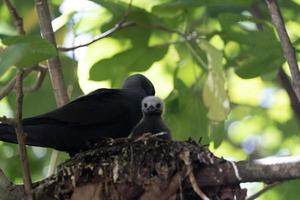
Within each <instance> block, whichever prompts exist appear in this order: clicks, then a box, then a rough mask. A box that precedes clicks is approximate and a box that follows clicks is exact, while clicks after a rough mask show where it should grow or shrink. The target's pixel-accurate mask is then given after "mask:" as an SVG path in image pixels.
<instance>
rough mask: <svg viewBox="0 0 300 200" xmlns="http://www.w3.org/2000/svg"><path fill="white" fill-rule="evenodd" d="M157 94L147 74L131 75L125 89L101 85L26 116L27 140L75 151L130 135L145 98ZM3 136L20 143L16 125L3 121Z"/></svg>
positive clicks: (37, 144)
mask: <svg viewBox="0 0 300 200" xmlns="http://www.w3.org/2000/svg"><path fill="white" fill-rule="evenodd" d="M154 94H155V90H154V87H153V85H152V83H151V82H150V81H149V80H148V79H147V78H146V77H145V76H143V75H141V74H136V75H132V76H129V77H128V78H127V79H126V80H125V82H124V84H123V87H122V89H104V88H103V89H98V90H96V91H94V92H92V93H90V94H88V95H85V96H82V97H79V98H78V99H76V100H74V101H71V102H70V103H68V104H66V105H64V106H63V107H61V108H58V109H56V110H54V111H52V112H48V113H46V114H42V115H39V116H35V117H31V118H27V119H24V120H23V121H22V124H23V129H24V132H25V133H26V135H27V137H26V142H27V144H28V145H32V146H41V147H50V148H54V149H57V150H60V151H65V152H68V153H69V154H70V155H73V154H75V153H78V152H79V151H80V150H86V149H88V148H89V147H90V146H91V145H92V144H93V143H96V142H98V141H99V140H101V139H103V138H119V137H128V135H129V134H130V132H131V130H132V129H133V127H134V126H135V125H136V124H137V123H138V122H139V120H140V119H141V117H142V111H141V106H140V105H141V101H142V99H143V98H144V97H146V96H149V95H154ZM0 140H2V141H6V142H12V143H16V142H17V139H16V134H15V132H14V128H13V127H12V126H10V125H7V124H0Z"/></svg>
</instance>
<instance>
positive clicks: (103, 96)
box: [23, 89, 129, 125]
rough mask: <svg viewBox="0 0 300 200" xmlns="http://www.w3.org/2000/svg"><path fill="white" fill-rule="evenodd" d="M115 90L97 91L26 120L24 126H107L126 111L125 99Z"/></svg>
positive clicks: (119, 91) (121, 93) (120, 92)
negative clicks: (55, 124)
mask: <svg viewBox="0 0 300 200" xmlns="http://www.w3.org/2000/svg"><path fill="white" fill-rule="evenodd" d="M124 96H125V95H124V94H123V92H122V91H121V90H117V89H98V90H96V91H94V92H92V93H90V94H88V95H86V96H82V97H79V98H78V99H76V100H74V101H71V102H70V103H68V104H66V105H64V106H63V107H61V108H58V109H56V110H54V111H52V112H48V113H46V114H42V115H39V116H35V117H32V118H27V119H24V120H23V124H24V125H34V124H41V123H52V122H53V123H59V122H62V123H70V124H72V123H75V124H82V125H89V124H102V123H103V124H107V123H112V122H113V121H114V120H115V119H117V118H119V117H122V116H124V114H126V112H127V111H128V109H129V108H128V107H126V101H128V100H127V99H124Z"/></svg>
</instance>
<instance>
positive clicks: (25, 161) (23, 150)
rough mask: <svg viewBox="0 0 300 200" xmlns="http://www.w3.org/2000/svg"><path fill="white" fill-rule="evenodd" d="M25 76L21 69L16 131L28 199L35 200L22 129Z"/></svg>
mask: <svg viewBox="0 0 300 200" xmlns="http://www.w3.org/2000/svg"><path fill="white" fill-rule="evenodd" d="M23 74H24V71H23V70H22V69H19V70H18V71H17V77H16V93H17V97H16V101H17V106H16V107H17V110H16V118H15V130H16V134H17V141H18V144H19V153H20V158H21V162H22V170H23V181H24V188H25V195H26V199H27V200H33V194H32V193H31V177H30V170H29V164H28V159H27V152H26V146H25V144H26V142H25V136H24V132H23V127H22V105H23Z"/></svg>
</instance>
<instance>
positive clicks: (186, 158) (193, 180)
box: [180, 151, 210, 200]
mask: <svg viewBox="0 0 300 200" xmlns="http://www.w3.org/2000/svg"><path fill="white" fill-rule="evenodd" d="M180 157H181V159H182V160H183V161H184V163H185V165H186V167H187V173H188V177H189V181H190V183H191V186H192V188H193V190H194V192H196V194H197V195H198V196H199V197H200V198H201V199H203V200H210V199H209V198H208V197H207V196H206V194H205V193H204V192H203V191H202V190H201V189H200V187H199V186H198V183H197V180H196V178H195V176H194V173H193V167H192V163H191V159H190V152H189V151H184V152H183V153H182V154H181V156H180Z"/></svg>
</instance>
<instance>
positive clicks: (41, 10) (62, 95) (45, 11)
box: [35, 0, 69, 106]
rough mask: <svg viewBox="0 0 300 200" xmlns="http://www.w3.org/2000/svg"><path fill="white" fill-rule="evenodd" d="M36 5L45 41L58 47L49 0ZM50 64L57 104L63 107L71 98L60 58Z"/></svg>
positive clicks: (50, 61) (49, 61)
mask: <svg viewBox="0 0 300 200" xmlns="http://www.w3.org/2000/svg"><path fill="white" fill-rule="evenodd" d="M35 4H36V9H37V13H38V16H39V23H40V28H41V34H42V36H43V37H44V38H45V39H47V40H48V41H49V42H50V43H51V44H53V46H54V47H56V41H55V37H54V32H53V28H52V25H51V16H50V12H49V7H48V3H47V0H35ZM48 64H49V72H50V77H51V81H52V86H53V90H54V94H55V98H56V103H57V105H58V106H62V105H64V104H66V103H67V102H68V101H69V98H68V95H67V90H66V87H65V84H64V80H63V73H62V69H61V63H60V60H59V57H58V56H56V57H54V58H51V59H49V60H48Z"/></svg>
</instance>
